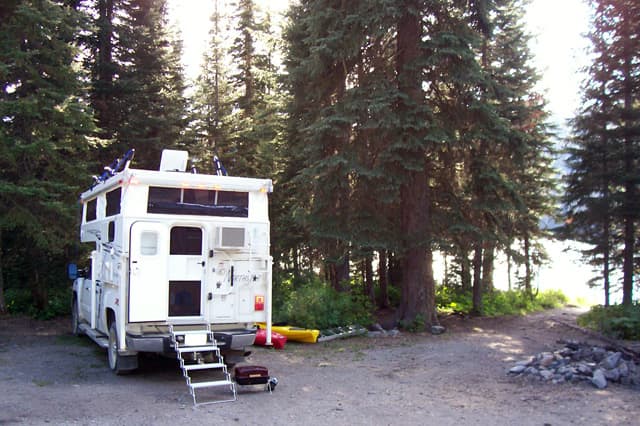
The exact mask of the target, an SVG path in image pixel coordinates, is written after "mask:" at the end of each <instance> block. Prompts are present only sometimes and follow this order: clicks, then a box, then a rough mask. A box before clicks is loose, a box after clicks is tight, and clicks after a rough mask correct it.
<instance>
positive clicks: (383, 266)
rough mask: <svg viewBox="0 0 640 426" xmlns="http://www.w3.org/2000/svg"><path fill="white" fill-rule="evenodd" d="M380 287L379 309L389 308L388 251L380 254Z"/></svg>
mask: <svg viewBox="0 0 640 426" xmlns="http://www.w3.org/2000/svg"><path fill="white" fill-rule="evenodd" d="M378 256H379V260H378V285H379V286H380V298H379V299H378V307H380V308H388V307H389V305H390V303H389V268H388V267H387V251H386V250H380V251H379V252H378Z"/></svg>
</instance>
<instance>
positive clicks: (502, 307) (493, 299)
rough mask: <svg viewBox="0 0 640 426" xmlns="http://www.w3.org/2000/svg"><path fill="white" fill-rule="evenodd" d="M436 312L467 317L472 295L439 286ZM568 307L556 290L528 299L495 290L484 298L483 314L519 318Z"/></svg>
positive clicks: (563, 297)
mask: <svg viewBox="0 0 640 426" xmlns="http://www.w3.org/2000/svg"><path fill="white" fill-rule="evenodd" d="M436 302H437V305H438V309H439V310H441V311H443V312H457V313H463V314H469V313H470V312H471V311H472V308H473V301H472V295H471V292H463V291H461V290H459V289H452V288H449V287H446V286H440V287H438V288H437V289H436ZM566 303H567V297H566V296H565V295H564V294H563V293H562V292H561V291H559V290H546V291H543V292H540V293H539V294H538V295H537V296H536V297H533V298H531V297H530V296H529V295H527V294H526V293H524V292H522V291H513V290H511V291H500V290H495V291H492V292H489V293H486V294H484V295H483V298H482V305H483V306H482V307H483V313H484V315H487V316H500V315H518V314H525V313H527V312H535V311H540V310H543V309H550V308H557V307H559V306H562V305H564V304H566Z"/></svg>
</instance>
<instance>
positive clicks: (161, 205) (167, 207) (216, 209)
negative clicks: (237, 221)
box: [147, 186, 249, 217]
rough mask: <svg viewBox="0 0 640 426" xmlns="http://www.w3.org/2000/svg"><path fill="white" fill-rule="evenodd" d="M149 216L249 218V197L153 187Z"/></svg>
mask: <svg viewBox="0 0 640 426" xmlns="http://www.w3.org/2000/svg"><path fill="white" fill-rule="evenodd" d="M147 212H148V213H159V214H183V215H201V216H225V217H249V193H248V192H236V191H215V190H212V189H211V190H208V189H180V188H159V187H153V186H152V187H149V198H148V201H147Z"/></svg>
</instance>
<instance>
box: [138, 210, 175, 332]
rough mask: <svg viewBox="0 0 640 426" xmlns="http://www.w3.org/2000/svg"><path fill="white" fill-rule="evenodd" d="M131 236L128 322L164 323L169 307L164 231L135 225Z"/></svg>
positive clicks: (145, 224) (161, 227) (157, 226)
mask: <svg viewBox="0 0 640 426" xmlns="http://www.w3.org/2000/svg"><path fill="white" fill-rule="evenodd" d="M130 235H131V239H130V247H129V254H130V256H129V322H142V321H164V320H166V319H167V315H168V304H169V280H168V279H167V257H168V255H169V248H168V240H169V238H168V232H167V227H166V226H165V225H163V224H160V223H149V222H136V223H134V224H133V225H132V226H131V233H130Z"/></svg>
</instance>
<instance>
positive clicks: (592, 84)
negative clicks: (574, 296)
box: [566, 0, 640, 305]
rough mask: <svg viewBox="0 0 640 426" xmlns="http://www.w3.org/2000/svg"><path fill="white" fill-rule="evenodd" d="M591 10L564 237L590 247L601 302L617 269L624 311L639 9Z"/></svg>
mask: <svg viewBox="0 0 640 426" xmlns="http://www.w3.org/2000/svg"><path fill="white" fill-rule="evenodd" d="M591 5H592V7H593V9H594V18H593V30H592V32H591V34H590V39H591V41H592V43H593V53H594V55H593V57H594V59H593V64H592V65H591V66H590V67H589V77H588V81H587V82H586V84H585V89H584V95H583V103H582V108H581V111H580V113H579V114H578V115H577V116H576V118H575V119H574V137H573V139H572V141H571V142H570V147H569V149H570V151H569V152H570V166H571V167H572V169H571V171H570V173H569V174H568V175H567V182H568V187H567V193H566V201H567V204H568V206H569V207H568V210H569V214H570V215H571V217H572V219H573V222H572V223H571V226H570V228H569V230H570V231H572V232H573V235H575V236H578V237H581V238H583V239H586V241H588V242H591V243H593V244H595V248H594V250H593V251H592V252H591V254H592V255H593V257H594V260H595V261H596V262H598V263H601V264H602V266H603V277H605V278H604V280H603V281H604V286H605V292H606V295H605V302H606V301H607V297H608V287H609V281H608V279H609V272H610V270H611V268H610V266H611V265H616V266H619V267H620V269H621V270H622V290H623V292H622V293H623V294H622V303H623V304H625V305H630V304H631V303H632V301H633V290H634V286H635V283H636V281H637V279H636V278H635V269H636V268H635V265H636V260H637V251H638V250H637V238H638V230H637V225H638V219H639V214H638V211H639V207H640V205H639V203H638V185H639V182H640V176H639V172H638V162H639V160H640V130H638V129H640V125H639V123H640V101H639V98H640V92H639V91H638V87H640V5H639V4H638V2H636V1H631V0H615V1H614V0H597V1H595V0H594V1H592V2H591ZM616 234H617V235H620V238H619V242H618V239H617V238H615V237H614V236H615V235H616ZM587 255H589V253H587ZM598 258H599V260H598Z"/></svg>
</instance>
